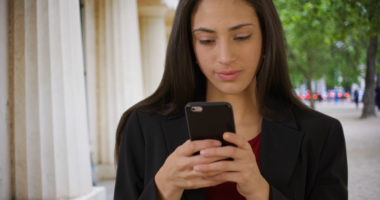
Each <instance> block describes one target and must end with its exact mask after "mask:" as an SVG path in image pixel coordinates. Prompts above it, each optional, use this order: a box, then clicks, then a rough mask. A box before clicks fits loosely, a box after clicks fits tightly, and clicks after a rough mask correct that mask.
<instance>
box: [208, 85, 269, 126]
mask: <svg viewBox="0 0 380 200" xmlns="http://www.w3.org/2000/svg"><path fill="white" fill-rule="evenodd" d="M254 85H255V84H251V85H250V86H249V87H247V88H246V89H245V90H244V91H242V92H241V93H239V94H225V93H222V92H220V91H219V90H217V89H216V88H210V87H208V89H207V92H206V100H207V101H208V102H228V103H230V104H231V105H232V108H233V112H234V119H235V123H236V126H237V127H238V126H246V125H252V124H254V125H255V126H260V127H261V120H262V116H261V114H260V112H259V108H258V104H257V99H256V88H255V87H254Z"/></svg>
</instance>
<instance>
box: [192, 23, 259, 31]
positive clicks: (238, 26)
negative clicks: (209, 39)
mask: <svg viewBox="0 0 380 200" xmlns="http://www.w3.org/2000/svg"><path fill="white" fill-rule="evenodd" d="M245 26H253V24H239V25H236V26H233V27H231V28H229V29H228V30H229V31H235V30H237V29H240V28H242V27H245ZM197 31H202V32H206V33H215V31H214V30H211V29H208V28H203V27H201V28H197V29H194V30H193V33H195V32H197Z"/></svg>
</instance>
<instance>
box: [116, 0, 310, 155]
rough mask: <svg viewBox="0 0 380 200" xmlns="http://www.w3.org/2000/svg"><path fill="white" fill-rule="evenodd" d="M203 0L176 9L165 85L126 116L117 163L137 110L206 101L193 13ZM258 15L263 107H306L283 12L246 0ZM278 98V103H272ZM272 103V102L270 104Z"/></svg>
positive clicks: (163, 110)
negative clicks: (296, 83)
mask: <svg viewBox="0 0 380 200" xmlns="http://www.w3.org/2000/svg"><path fill="white" fill-rule="evenodd" d="M201 1H202V0H180V1H179V3H178V6H177V9H176V13H175V18H174V23H173V27H172V32H171V34H170V38H169V43H168V47H167V52H166V60H165V70H164V74H163V77H162V80H161V83H160V85H159V86H158V88H157V89H156V91H155V92H154V93H153V94H152V95H151V96H149V97H147V98H146V99H144V100H142V101H140V102H139V103H137V104H135V105H134V106H132V107H131V108H129V109H128V110H127V111H125V112H124V114H123V115H122V117H121V119H120V122H119V125H118V128H117V131H116V143H115V162H117V160H118V156H119V151H120V145H121V141H122V137H123V132H122V128H123V126H124V125H125V123H126V121H127V119H128V116H129V115H130V113H131V112H132V111H133V110H136V109H139V110H141V109H143V111H144V112H153V113H159V114H162V115H175V114H178V113H179V112H183V109H184V106H185V104H186V103H187V102H190V101H204V100H205V93H206V78H205V76H204V75H203V73H202V72H201V70H200V68H199V66H198V64H197V62H196V57H195V54H194V49H193V43H192V31H191V17H192V15H193V12H194V11H195V9H196V7H197V5H198V4H199V2H201ZM245 1H246V2H247V3H249V4H250V5H251V6H252V7H253V8H254V10H255V11H256V14H257V16H258V18H259V22H260V27H261V31H262V35H263V43H262V45H263V51H262V53H263V58H264V59H263V60H262V62H261V66H259V70H258V72H257V74H256V78H257V86H256V87H257V90H256V92H257V94H256V97H257V102H258V105H259V112H260V113H261V114H262V115H263V116H265V115H266V114H268V113H276V112H278V111H280V110H279V109H281V107H282V106H279V105H278V104H281V105H284V104H286V105H295V106H297V107H299V108H303V109H305V108H306V106H305V105H304V104H303V103H302V102H300V101H299V100H298V99H297V97H296V95H295V94H294V92H293V88H292V85H291V82H290V78H289V72H288V65H287V61H286V53H285V38H284V33H283V29H282V26H281V22H280V19H279V16H278V14H277V11H276V8H275V6H274V5H273V2H272V1H271V0H245ZM273 100H275V102H276V104H277V106H275V107H273ZM268 102H272V103H268Z"/></svg>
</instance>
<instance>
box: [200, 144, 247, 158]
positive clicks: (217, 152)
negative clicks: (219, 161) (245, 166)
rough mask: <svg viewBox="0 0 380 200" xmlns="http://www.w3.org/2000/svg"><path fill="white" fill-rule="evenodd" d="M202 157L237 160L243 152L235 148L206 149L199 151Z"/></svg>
mask: <svg viewBox="0 0 380 200" xmlns="http://www.w3.org/2000/svg"><path fill="white" fill-rule="evenodd" d="M200 154H201V155H202V156H204V157H224V158H233V159H238V158H240V157H242V156H243V150H242V149H239V148H238V147H235V146H224V147H216V148H208V149H203V150H201V151H200Z"/></svg>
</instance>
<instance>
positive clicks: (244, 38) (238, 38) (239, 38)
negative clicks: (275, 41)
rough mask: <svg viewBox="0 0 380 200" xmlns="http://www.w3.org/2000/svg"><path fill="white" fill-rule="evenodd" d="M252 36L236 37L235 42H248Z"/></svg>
mask: <svg viewBox="0 0 380 200" xmlns="http://www.w3.org/2000/svg"><path fill="white" fill-rule="evenodd" d="M251 36H252V35H247V36H238V37H235V40H248V39H249V38H251Z"/></svg>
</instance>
